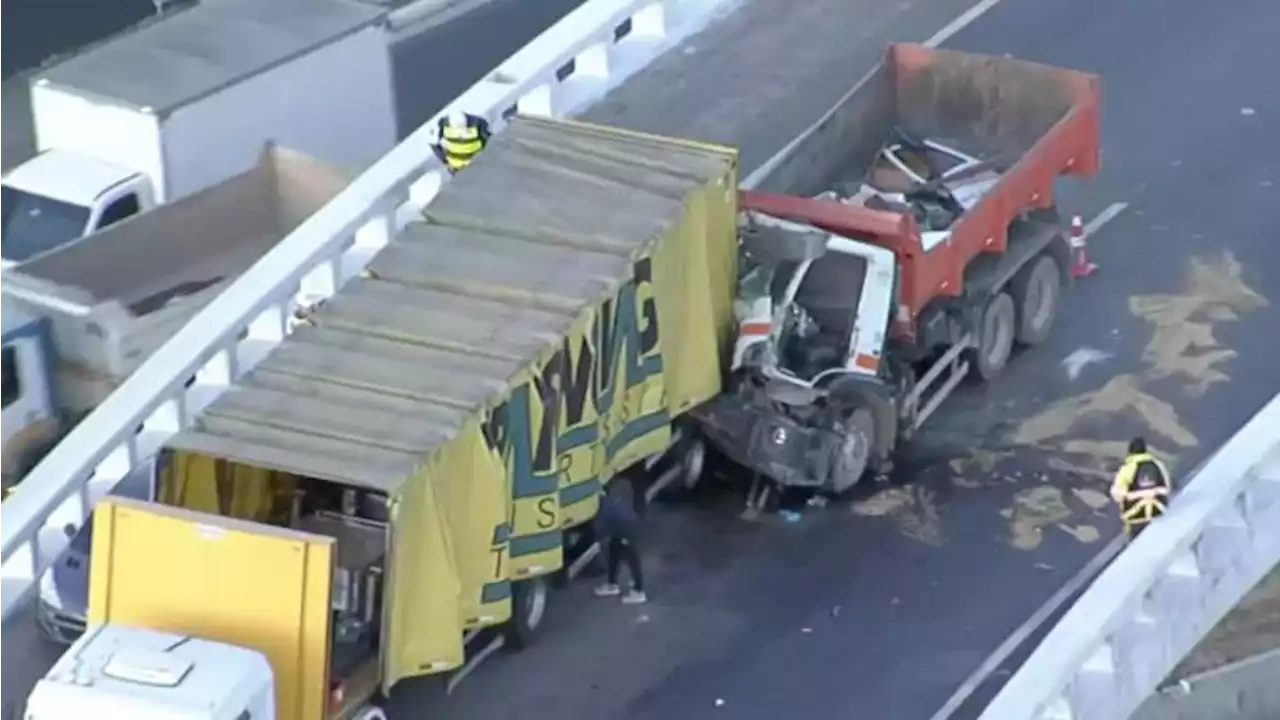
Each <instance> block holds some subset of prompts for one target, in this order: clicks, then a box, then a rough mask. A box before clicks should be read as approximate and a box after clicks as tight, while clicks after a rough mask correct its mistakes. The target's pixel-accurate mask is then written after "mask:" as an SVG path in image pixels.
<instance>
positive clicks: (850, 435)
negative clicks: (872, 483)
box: [828, 407, 876, 493]
mask: <svg viewBox="0 0 1280 720" xmlns="http://www.w3.org/2000/svg"><path fill="white" fill-rule="evenodd" d="M875 441H876V421H875V417H874V416H873V415H872V414H871V410H870V409H868V408H865V407H860V408H857V409H856V410H854V411H853V412H852V413H850V414H849V417H848V418H847V419H846V420H845V421H844V437H843V438H841V441H840V444H839V445H838V446H837V447H836V448H835V453H836V457H835V462H833V463H832V465H831V477H830V480H829V481H828V483H829V486H830V489H831V491H832V492H834V493H842V492H844V491H845V490H848V489H849V488H851V487H853V486H854V485H857V484H858V481H859V480H861V479H862V476H863V475H865V474H866V472H867V463H868V462H870V460H871V448H873V447H875Z"/></svg>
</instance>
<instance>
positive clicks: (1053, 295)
mask: <svg viewBox="0 0 1280 720" xmlns="http://www.w3.org/2000/svg"><path fill="white" fill-rule="evenodd" d="M1009 289H1010V290H1011V291H1012V292H1013V297H1014V301H1015V302H1016V303H1017V305H1018V333H1017V340H1018V342H1019V343H1021V344H1023V345H1039V344H1040V343H1042V342H1044V341H1045V340H1046V339H1048V337H1049V331H1050V330H1052V329H1053V322H1054V320H1056V319H1057V316H1058V304H1059V302H1060V301H1061V298H1062V273H1061V272H1060V271H1059V270H1058V262H1057V261H1056V260H1054V259H1053V257H1051V256H1049V255H1041V256H1039V257H1037V258H1036V259H1035V260H1033V261H1032V262H1031V264H1030V265H1028V266H1027V267H1025V268H1023V269H1022V271H1021V272H1019V273H1018V274H1017V275H1016V276H1014V278H1013V282H1011V283H1010V288H1009Z"/></svg>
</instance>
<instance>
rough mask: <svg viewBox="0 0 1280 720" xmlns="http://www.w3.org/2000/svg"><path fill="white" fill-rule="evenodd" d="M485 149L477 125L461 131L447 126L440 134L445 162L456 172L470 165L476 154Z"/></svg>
mask: <svg viewBox="0 0 1280 720" xmlns="http://www.w3.org/2000/svg"><path fill="white" fill-rule="evenodd" d="M483 148H484V140H481V139H480V128H479V127H477V126H476V125H475V124H471V125H468V126H467V127H465V128H462V129H461V130H459V129H458V128H455V127H453V126H452V125H445V127H444V129H443V130H442V131H441V132H440V149H441V150H443V151H444V162H445V164H446V165H448V166H449V169H450V170H453V171H455V172H456V171H458V170H461V169H462V168H464V167H466V166H468V165H470V164H471V161H472V160H474V159H475V157H476V153H478V152H480V150H481V149H483Z"/></svg>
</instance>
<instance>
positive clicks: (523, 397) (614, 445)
mask: <svg viewBox="0 0 1280 720" xmlns="http://www.w3.org/2000/svg"><path fill="white" fill-rule="evenodd" d="M652 282H653V266H652V262H651V261H650V260H649V259H648V258H644V259H641V260H639V261H637V262H636V263H635V264H634V266H633V276H632V278H631V280H629V281H628V282H627V283H626V284H624V285H623V286H621V287H620V288H619V289H618V291H617V293H615V295H614V296H613V297H611V298H609V299H607V300H605V301H604V302H602V303H601V304H600V306H599V307H598V308H597V311H596V314H595V317H594V319H593V322H592V326H591V328H590V330H589V331H588V335H587V337H586V338H585V339H583V341H582V342H579V343H576V344H577V347H576V348H575V347H574V344H575V343H573V342H572V339H571V338H566V339H565V340H564V341H563V342H562V343H561V345H560V347H559V348H558V350H557V352H556V353H555V354H554V355H553V356H552V357H551V358H550V359H549V360H548V361H547V363H546V364H545V365H544V366H543V367H542V369H541V372H539V373H538V374H537V375H536V376H535V377H534V378H533V379H532V380H530V381H529V382H526V383H524V384H522V385H520V386H519V387H517V388H515V389H514V390H513V391H512V392H511V395H510V396H509V397H508V398H507V400H506V401H505V402H504V403H502V404H501V405H500V406H498V407H496V408H494V409H493V411H492V412H491V413H490V416H489V418H488V421H487V422H486V423H485V426H484V435H485V440H486V442H487V443H488V445H489V447H490V449H491V450H492V451H494V452H495V453H498V454H499V455H500V456H501V457H503V458H504V459H505V460H507V462H508V467H509V470H508V472H510V477H511V488H512V495H513V497H515V498H527V497H537V496H541V495H548V494H551V493H554V492H556V490H557V487H558V486H559V476H560V474H562V473H564V472H567V470H568V465H567V463H562V461H561V458H563V457H564V455H565V453H567V452H570V451H572V450H573V449H575V448H578V447H582V446H584V445H588V444H590V443H592V442H595V441H596V440H598V439H599V438H600V436H601V433H602V431H603V432H605V434H606V435H608V437H607V445H606V450H605V454H606V457H607V458H612V457H613V456H615V455H616V454H617V453H618V452H619V451H621V450H622V449H623V448H624V447H626V445H627V444H629V443H630V442H632V441H633V440H635V439H636V438H638V437H642V436H644V435H645V434H647V433H649V432H652V431H653V430H655V429H658V428H660V427H661V426H662V425H663V424H665V423H667V422H669V417H668V414H667V412H666V410H665V409H662V410H659V411H655V412H653V413H649V414H647V415H644V416H641V417H635V418H613V421H614V422H617V421H618V420H621V422H620V423H619V425H618V426H616V427H611V428H608V429H607V430H606V429H605V428H602V424H604V423H605V422H606V420H608V419H609V418H610V417H611V413H612V411H613V409H614V402H615V399H616V394H617V393H616V392H615V391H616V390H617V388H615V385H616V384H617V382H618V379H619V375H621V379H622V382H623V383H624V387H623V388H621V389H622V391H623V392H625V391H626V390H627V389H629V388H634V387H637V386H640V385H642V384H643V383H644V382H645V381H647V380H648V379H649V378H651V377H653V376H654V375H657V374H660V373H661V372H662V369H663V364H662V355H661V353H660V351H659V347H660V339H661V333H660V328H659V325H658V309H657V304H656V302H655V301H654V299H653V297H652V293H650V294H649V296H648V297H646V298H645V299H644V300H643V301H640V299H639V297H638V295H639V289H640V287H641V286H651V285H652ZM575 350H576V352H575ZM619 364H621V365H622V367H619ZM534 402H537V403H539V405H540V406H541V417H540V422H539V423H538V427H537V428H536V429H535V428H534V427H533V418H532V412H531V411H532V409H533V408H532V404H533V403H534ZM588 402H590V403H591V405H592V407H593V409H594V410H595V413H594V417H593V418H591V419H590V420H587V419H586V418H587V408H588V406H587V403H588ZM562 427H563V428H565V430H564V431H563V432H561V430H560V428H562ZM535 432H536V436H535ZM584 472H586V471H585V470H584ZM588 479H589V478H588V477H583V478H582V480H584V481H585V480H588Z"/></svg>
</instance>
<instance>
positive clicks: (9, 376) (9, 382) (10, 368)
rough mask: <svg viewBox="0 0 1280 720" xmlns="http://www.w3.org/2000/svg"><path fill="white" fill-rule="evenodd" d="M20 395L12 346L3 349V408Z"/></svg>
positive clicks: (15, 350) (15, 357)
mask: <svg viewBox="0 0 1280 720" xmlns="http://www.w3.org/2000/svg"><path fill="white" fill-rule="evenodd" d="M20 395H22V385H21V381H20V380H19V379H18V353H17V349H16V348H14V347H13V346H12V345H10V346H8V347H6V348H5V349H4V407H9V406H10V405H11V404H13V401H14V400H17V399H18V397H19V396H20Z"/></svg>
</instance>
